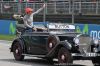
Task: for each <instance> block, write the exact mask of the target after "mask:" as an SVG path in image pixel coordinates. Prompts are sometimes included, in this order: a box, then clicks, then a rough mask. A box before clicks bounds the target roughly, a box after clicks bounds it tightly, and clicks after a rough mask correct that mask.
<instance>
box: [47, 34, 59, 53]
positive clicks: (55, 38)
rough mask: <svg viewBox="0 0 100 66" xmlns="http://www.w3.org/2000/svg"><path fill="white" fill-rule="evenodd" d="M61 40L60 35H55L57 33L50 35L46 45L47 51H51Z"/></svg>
mask: <svg viewBox="0 0 100 66" xmlns="http://www.w3.org/2000/svg"><path fill="white" fill-rule="evenodd" d="M59 42H60V39H59V37H58V36H55V35H50V36H49V37H48V40H47V45H46V48H47V51H48V52H49V51H51V50H52V49H53V48H54V47H55V45H56V44H59Z"/></svg>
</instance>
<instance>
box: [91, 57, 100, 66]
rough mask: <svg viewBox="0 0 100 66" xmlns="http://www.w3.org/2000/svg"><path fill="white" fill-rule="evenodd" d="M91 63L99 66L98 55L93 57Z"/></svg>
mask: <svg viewBox="0 0 100 66" xmlns="http://www.w3.org/2000/svg"><path fill="white" fill-rule="evenodd" d="M92 63H93V64H94V66H99V65H100V57H95V58H93V59H92Z"/></svg>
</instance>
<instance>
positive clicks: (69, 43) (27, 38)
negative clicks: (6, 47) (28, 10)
mask: <svg viewBox="0 0 100 66" xmlns="http://www.w3.org/2000/svg"><path fill="white" fill-rule="evenodd" d="M37 26H38V27H41V28H45V26H44V24H37V25H35V27H37ZM46 28H47V30H45V31H37V32H25V33H24V34H22V35H20V37H17V38H16V39H15V40H14V41H13V42H12V45H11V52H13V55H14V58H15V60H23V59H24V56H33V57H39V58H43V59H48V60H49V61H52V60H53V59H54V58H56V59H58V62H59V63H66V64H67V63H73V60H74V59H75V58H77V59H82V58H84V57H86V58H91V60H92V61H93V63H100V61H99V59H100V54H99V53H100V45H99V41H98V39H92V38H91V37H90V36H89V35H86V34H81V33H76V32H75V26H74V25H71V24H66V23H48V24H46Z"/></svg>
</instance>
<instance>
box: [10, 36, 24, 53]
mask: <svg viewBox="0 0 100 66" xmlns="http://www.w3.org/2000/svg"><path fill="white" fill-rule="evenodd" d="M16 42H19V44H20V45H21V47H22V49H23V51H24V50H25V45H24V41H23V40H22V39H21V38H17V39H15V40H14V41H13V42H12V45H11V48H10V51H11V52H13V45H14V44H15V43H16Z"/></svg>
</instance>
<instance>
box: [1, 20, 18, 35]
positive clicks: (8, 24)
mask: <svg viewBox="0 0 100 66" xmlns="http://www.w3.org/2000/svg"><path fill="white" fill-rule="evenodd" d="M15 33H16V21H11V20H0V34H6V35H8V34H11V35H13V34H15Z"/></svg>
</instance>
